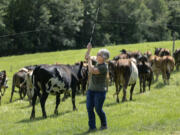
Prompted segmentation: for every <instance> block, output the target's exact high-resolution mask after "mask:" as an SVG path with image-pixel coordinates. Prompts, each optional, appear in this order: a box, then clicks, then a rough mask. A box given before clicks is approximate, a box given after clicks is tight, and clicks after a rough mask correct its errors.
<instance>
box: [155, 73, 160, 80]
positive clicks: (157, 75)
mask: <svg viewBox="0 0 180 135" xmlns="http://www.w3.org/2000/svg"><path fill="white" fill-rule="evenodd" d="M158 77H159V74H158V73H156V80H155V81H158Z"/></svg>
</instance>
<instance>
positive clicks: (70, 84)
mask: <svg viewBox="0 0 180 135" xmlns="http://www.w3.org/2000/svg"><path fill="white" fill-rule="evenodd" d="M82 66H83V62H81V64H79V65H72V66H71V65H61V64H60V65H41V66H37V67H36V68H35V69H34V71H33V75H32V78H33V87H34V89H33V90H34V94H33V98H32V112H31V116H30V119H34V118H35V103H36V98H37V96H39V97H40V103H41V109H42V114H43V117H44V118H46V117H47V115H46V111H45V103H46V99H47V97H48V95H49V93H52V94H55V95H56V107H55V110H54V114H55V115H57V114H58V106H59V103H60V94H62V93H65V92H67V91H69V90H70V89H71V90H72V104H73V110H76V105H75V94H76V88H77V84H78V81H79V79H80V78H81V74H80V72H81V69H82Z"/></svg>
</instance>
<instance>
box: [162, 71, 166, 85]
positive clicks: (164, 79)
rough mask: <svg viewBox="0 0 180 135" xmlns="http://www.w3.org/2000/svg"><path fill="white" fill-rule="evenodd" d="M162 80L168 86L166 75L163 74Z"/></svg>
mask: <svg viewBox="0 0 180 135" xmlns="http://www.w3.org/2000/svg"><path fill="white" fill-rule="evenodd" d="M162 79H163V81H164V84H166V73H165V72H162Z"/></svg>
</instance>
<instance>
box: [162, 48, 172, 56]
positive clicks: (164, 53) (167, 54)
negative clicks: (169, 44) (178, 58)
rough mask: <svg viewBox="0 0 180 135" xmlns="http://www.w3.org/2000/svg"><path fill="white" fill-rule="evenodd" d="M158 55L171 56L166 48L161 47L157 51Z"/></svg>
mask: <svg viewBox="0 0 180 135" xmlns="http://www.w3.org/2000/svg"><path fill="white" fill-rule="evenodd" d="M159 56H160V57H163V56H171V53H170V51H169V50H168V49H167V48H162V49H161V51H160V52H159Z"/></svg>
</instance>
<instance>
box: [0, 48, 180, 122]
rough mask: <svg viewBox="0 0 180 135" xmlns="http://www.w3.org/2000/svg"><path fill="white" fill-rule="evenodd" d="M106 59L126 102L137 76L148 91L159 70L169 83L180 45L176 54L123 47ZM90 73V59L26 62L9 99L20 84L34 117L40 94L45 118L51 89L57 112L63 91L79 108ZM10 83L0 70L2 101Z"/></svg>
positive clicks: (179, 60) (111, 78)
mask: <svg viewBox="0 0 180 135" xmlns="http://www.w3.org/2000/svg"><path fill="white" fill-rule="evenodd" d="M93 62H94V63H96V59H93ZM107 63H108V67H109V72H108V75H107V77H108V83H107V85H112V84H115V87H116V92H115V94H114V95H116V101H117V102H119V96H118V95H119V92H120V90H121V88H122V89H123V97H122V102H123V101H126V100H127V99H126V91H127V87H128V86H131V89H130V100H132V95H133V90H134V87H135V85H136V82H137V79H138V78H139V82H140V93H142V92H145V91H146V84H148V87H149V90H150V87H151V83H152V81H153V80H156V81H157V80H158V76H159V74H162V78H163V81H164V84H169V79H170V74H171V72H172V71H173V70H174V66H176V70H179V65H180V49H177V50H176V51H175V52H174V53H173V56H171V53H170V51H169V50H168V49H165V48H155V53H154V55H152V53H151V52H150V51H147V52H146V53H144V54H142V53H141V52H139V51H136V52H130V51H127V50H125V49H122V50H121V53H120V54H119V55H118V56H115V57H114V58H113V59H112V60H109V61H108V62H107ZM88 76H89V74H88V66H87V62H79V63H75V64H74V65H64V64H54V65H48V64H42V65H33V66H26V67H23V68H21V69H20V70H19V71H18V72H16V73H15V74H14V75H13V79H12V91H11V97H10V102H12V99H13V94H14V92H15V87H17V88H19V91H18V92H19V95H20V98H21V99H23V98H24V97H25V96H26V95H27V96H28V99H29V102H30V104H31V105H32V113H31V117H30V118H31V119H34V118H35V103H36V99H37V97H39V99H40V104H41V109H42V114H43V117H44V118H46V117H47V115H46V111H45V102H46V99H47V98H48V95H49V93H51V94H54V95H56V106H55V110H54V113H55V114H58V106H59V104H60V95H61V94H64V97H63V100H65V99H66V98H67V97H68V96H69V95H70V92H71V96H72V104H73V110H76V105H75V95H76V94H77V93H79V92H82V93H83V94H84V93H85V91H86V88H87V85H88ZM154 76H156V79H154ZM7 87H8V86H7V78H6V71H1V72H0V103H1V97H2V96H3V95H4V93H5V89H6V88H7ZM2 89H3V90H2Z"/></svg>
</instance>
